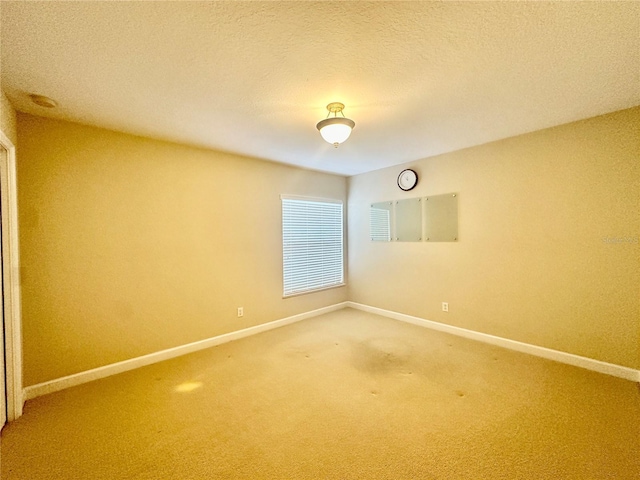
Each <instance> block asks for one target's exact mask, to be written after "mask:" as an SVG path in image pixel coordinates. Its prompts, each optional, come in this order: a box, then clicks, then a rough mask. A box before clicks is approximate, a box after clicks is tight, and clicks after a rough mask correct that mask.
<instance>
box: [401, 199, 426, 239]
mask: <svg viewBox="0 0 640 480" xmlns="http://www.w3.org/2000/svg"><path fill="white" fill-rule="evenodd" d="M396 240H398V241H399V242H419V241H420V240H422V199H421V198H407V199H405V200H398V201H397V202H396Z"/></svg>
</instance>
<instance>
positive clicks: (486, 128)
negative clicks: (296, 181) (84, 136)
mask: <svg viewBox="0 0 640 480" xmlns="http://www.w3.org/2000/svg"><path fill="white" fill-rule="evenodd" d="M0 22H1V23H0V26H1V39H0V48H1V63H0V73H1V77H0V78H1V80H2V88H3V90H4V91H5V93H6V95H7V97H8V98H9V99H10V101H11V102H12V103H13V105H14V106H15V107H16V108H17V109H18V110H20V111H24V112H28V113H33V114H36V115H42V116H46V117H52V118H61V119H65V120H70V121H74V122H79V123H84V124H89V125H97V126H101V127H105V128H109V129H113V130H118V131H123V132H129V133H133V134H137V135H143V136H149V137H153V138H160V139H166V140H171V141H176V142H180V143H185V144H189V145H196V146H202V147H207V148H213V149H217V150H222V151H229V152H235V153H240V154H246V155H250V156H255V157H258V158H263V159H269V160H274V161H279V162H284V163H290V164H294V165H299V166H302V167H306V168H312V169H317V170H323V171H328V172H334V173H338V174H343V175H352V174H357V173H361V172H366V171H370V170H375V169H378V168H383V167H386V166H390V165H395V164H399V163H403V162H407V161H412V160H417V159H420V158H425V157H429V156H432V155H436V154H440V153H444V152H449V151H453V150H458V149H461V148H465V147H469V146H473V145H478V144H481V143H486V142H489V141H492V140H497V139H500V138H505V137H509V136H513V135H518V134H521V133H525V132H529V131H533V130H538V129H541V128H546V127H550V126H554V125H559V124H562V123H567V122H571V121H574V120H578V119H582V118H587V117H591V116H595V115H599V114H603V113H607V112H610V111H614V110H619V109H623V108H628V107H631V106H634V105H638V104H640V3H638V2H552V3H548V2H477V3H476V2H474V3H471V2H460V3H457V2H455V3H454V2H371V3H368V2H348V1H342V2H319V3H312V2H106V1H103V2H64V3H61V2H6V1H2V2H0ZM29 93H39V94H42V95H47V96H49V97H52V98H54V99H55V100H56V101H57V102H58V103H59V107H58V108H57V109H55V110H48V109H45V108H42V107H38V106H36V105H33V104H32V103H31V102H30V101H29V99H28V94H29ZM332 101H340V102H343V103H345V104H346V108H345V114H346V116H348V117H349V118H352V119H353V120H354V121H355V122H356V127H355V129H354V131H353V134H352V136H351V138H350V139H349V140H347V142H346V143H344V144H343V145H341V146H340V147H339V148H337V149H334V148H333V147H332V146H331V145H329V144H327V143H325V142H324V141H323V140H322V138H321V137H320V135H319V133H318V131H317V130H316V128H315V125H316V123H317V122H318V121H319V120H321V119H323V118H325V116H326V113H327V112H326V110H325V106H326V105H327V104H328V103H329V102H332Z"/></svg>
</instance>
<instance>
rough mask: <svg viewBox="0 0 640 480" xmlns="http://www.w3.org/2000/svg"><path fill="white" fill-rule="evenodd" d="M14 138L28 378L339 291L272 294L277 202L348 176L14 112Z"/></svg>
mask: <svg viewBox="0 0 640 480" xmlns="http://www.w3.org/2000/svg"><path fill="white" fill-rule="evenodd" d="M18 137H19V139H20V151H19V157H18V191H19V199H18V200H19V201H18V205H19V222H20V247H21V262H22V295H23V334H24V384H25V386H29V385H34V384H37V383H40V382H44V381H47V380H50V379H54V378H58V377H62V376H65V375H69V374H73V373H76V372H80V371H84V370H88V369H91V368H95V367H99V366H102V365H106V364H109V363H113V362H118V361H121V360H125V359H129V358H133V357H136V356H140V355H144V354H148V353H151V352H155V351H158V350H162V349H166V348H170V347H175V346H179V345H183V344H186V343H189V342H194V341H197V340H201V339H205V338H209V337H212V336H215V335H219V334H222V333H226V332H231V331H235V330H239V329H242V328H245V327H249V326H253V325H258V324H261V323H265V322H269V321H273V320H277V319H280V318H285V317H288V316H291V315H294V314H298V313H302V312H307V311H310V310H314V309H317V308H321V307H324V306H327V305H332V304H335V303H339V302H342V301H345V300H346V288H344V287H343V288H337V289H332V290H327V291H324V292H320V293H316V294H310V295H303V296H298V297H293V298H288V299H282V245H281V231H282V230H281V203H280V195H281V194H294V195H307V196H316V197H330V198H338V199H343V200H344V201H346V194H347V189H346V185H347V180H346V179H345V178H344V177H341V176H336V175H328V174H322V173H317V172H312V171H307V170H301V169H296V168H292V167H287V166H284V165H279V164H275V163H270V162H265V161H260V160H255V159H250V158H244V157H239V156H235V155H231V154H224V153H218V152H213V151H208V150H200V149H195V148H189V147H185V146H180V145H176V144H171V143H164V142H160V141H155V140H148V139H143V138H139V137H134V136H130V135H125V134H121V133H115V132H111V131H107V130H103V129H99V128H93V127H87V126H81V125H78V124H73V123H67V122H61V121H53V120H48V119H44V118H39V117H34V116H30V115H27V114H22V113H19V114H18ZM239 306H243V307H244V317H243V318H237V316H236V308H237V307H239Z"/></svg>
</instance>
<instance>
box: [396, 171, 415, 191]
mask: <svg viewBox="0 0 640 480" xmlns="http://www.w3.org/2000/svg"><path fill="white" fill-rule="evenodd" d="M417 184H418V174H417V173H416V172H415V171H414V170H411V169H410V168H407V169H406V170H403V171H401V172H400V175H398V186H399V187H400V189H401V190H404V191H405V192H406V191H409V190H411V189H412V188H413V187H415V186H416V185H417Z"/></svg>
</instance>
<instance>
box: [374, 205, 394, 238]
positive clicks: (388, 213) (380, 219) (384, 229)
mask: <svg viewBox="0 0 640 480" xmlns="http://www.w3.org/2000/svg"><path fill="white" fill-rule="evenodd" d="M392 217H393V202H378V203H373V204H371V210H370V213H369V227H370V230H369V231H370V234H371V241H373V242H390V241H391V225H392Z"/></svg>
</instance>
